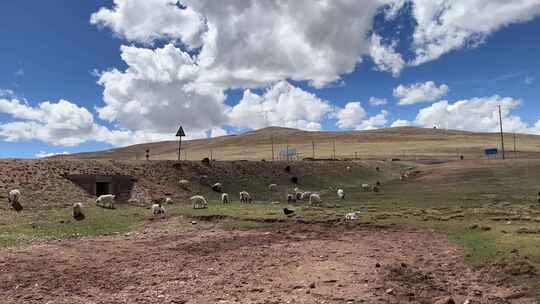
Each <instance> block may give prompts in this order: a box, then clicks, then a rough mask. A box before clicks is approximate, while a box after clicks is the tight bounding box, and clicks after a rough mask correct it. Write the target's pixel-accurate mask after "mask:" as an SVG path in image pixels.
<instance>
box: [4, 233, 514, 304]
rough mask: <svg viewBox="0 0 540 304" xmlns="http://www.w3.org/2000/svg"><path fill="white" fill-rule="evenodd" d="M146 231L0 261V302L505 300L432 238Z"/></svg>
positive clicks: (7, 255)
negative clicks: (450, 298)
mask: <svg viewBox="0 0 540 304" xmlns="http://www.w3.org/2000/svg"><path fill="white" fill-rule="evenodd" d="M156 225H159V223H154V224H152V225H151V226H153V227H155V226H156ZM147 231H150V232H147V233H145V232H144V231H143V232H138V233H133V234H129V235H120V236H106V237H96V238H84V239H72V240H67V241H60V242H51V243H47V244H35V245H31V246H28V247H24V248H17V249H9V250H3V251H0V282H1V284H0V294H1V295H2V297H1V299H0V302H1V303H55V304H57V303H88V304H90V303H432V302H433V299H434V298H437V297H440V296H448V295H451V296H452V297H453V298H454V299H455V300H456V303H463V301H465V300H466V299H470V300H472V301H471V302H470V303H507V302H506V301H505V300H502V299H501V298H496V296H501V297H503V296H504V295H505V294H509V293H510V291H509V290H506V289H504V288H503V287H494V285H495V284H492V283H489V282H486V281H485V280H483V279H481V277H482V276H481V275H480V273H477V272H474V271H472V270H470V269H468V268H467V267H466V266H465V265H464V264H463V262H462V261H463V252H462V251H461V250H460V249H459V248H458V247H455V246H453V245H450V244H449V243H448V241H447V240H446V238H445V237H444V236H442V235H440V234H435V233H429V232H419V231H412V230H384V229H382V230H381V229H373V228H368V227H347V226H345V225H340V226H337V227H335V226H334V227H329V226H322V225H299V224H297V225H294V226H292V225H281V224H280V225H278V224H276V225H274V226H272V228H266V229H259V230H251V231H223V230H220V229H216V230H201V231H190V232H185V233H170V232H169V233H167V232H160V233H155V229H150V230H148V229H147ZM378 265H380V267H378Z"/></svg>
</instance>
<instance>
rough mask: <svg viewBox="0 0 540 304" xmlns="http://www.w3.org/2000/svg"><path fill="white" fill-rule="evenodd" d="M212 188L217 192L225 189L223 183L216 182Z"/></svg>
mask: <svg viewBox="0 0 540 304" xmlns="http://www.w3.org/2000/svg"><path fill="white" fill-rule="evenodd" d="M212 190H214V191H215V192H221V191H222V190H223V185H221V183H215V184H213V185H212Z"/></svg>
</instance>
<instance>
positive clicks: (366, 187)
mask: <svg viewBox="0 0 540 304" xmlns="http://www.w3.org/2000/svg"><path fill="white" fill-rule="evenodd" d="M362 191H364V192H369V191H371V185H370V184H362Z"/></svg>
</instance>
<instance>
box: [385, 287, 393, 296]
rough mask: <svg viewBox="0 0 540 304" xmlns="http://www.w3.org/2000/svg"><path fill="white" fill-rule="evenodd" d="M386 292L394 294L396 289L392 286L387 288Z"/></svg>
mask: <svg viewBox="0 0 540 304" xmlns="http://www.w3.org/2000/svg"><path fill="white" fill-rule="evenodd" d="M386 294H389V295H394V290H393V289H392V288H388V289H387V290H386Z"/></svg>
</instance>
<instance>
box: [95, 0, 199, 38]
mask: <svg viewBox="0 0 540 304" xmlns="http://www.w3.org/2000/svg"><path fill="white" fill-rule="evenodd" d="M90 22H91V23H92V24H95V25H98V26H100V27H108V28H110V29H111V30H112V31H113V32H114V33H115V34H116V35H118V36H120V37H122V38H125V39H127V40H129V41H133V42H141V43H145V44H149V43H152V42H154V41H155V40H165V39H170V40H178V41H180V42H182V43H184V44H186V45H187V46H188V47H189V48H197V47H200V46H201V43H202V41H201V37H202V34H203V32H204V31H205V23H204V19H203V17H202V16H201V15H200V14H199V13H197V12H195V11H194V10H193V9H191V8H190V7H182V5H181V2H180V1H178V0H114V7H113V8H112V9H109V8H105V7H103V8H101V9H100V10H99V11H98V12H96V13H94V14H92V16H91V17H90Z"/></svg>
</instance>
